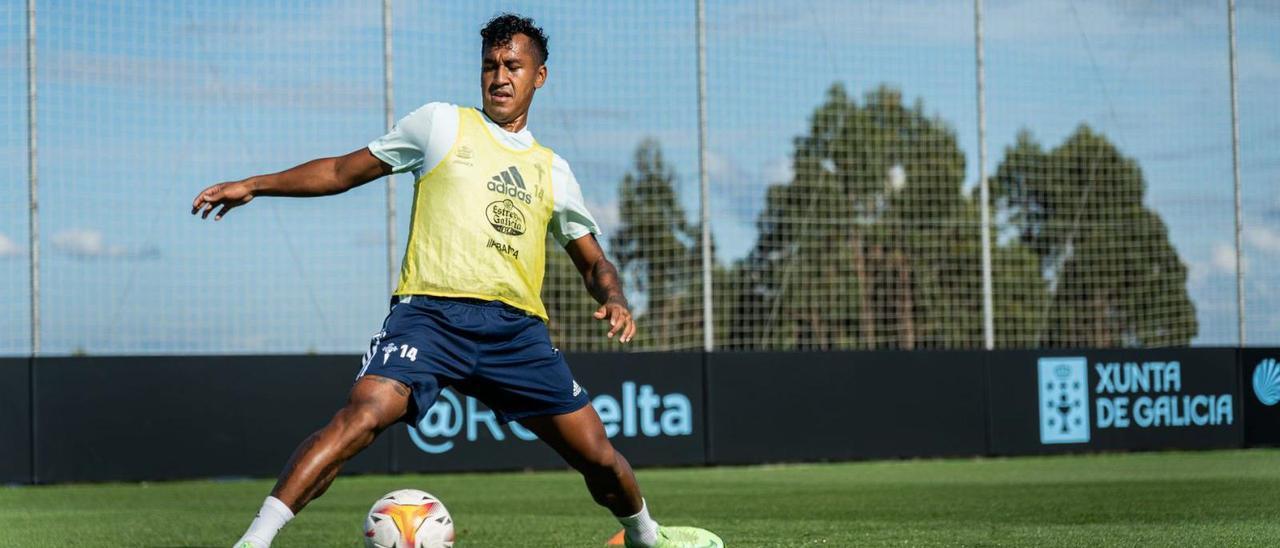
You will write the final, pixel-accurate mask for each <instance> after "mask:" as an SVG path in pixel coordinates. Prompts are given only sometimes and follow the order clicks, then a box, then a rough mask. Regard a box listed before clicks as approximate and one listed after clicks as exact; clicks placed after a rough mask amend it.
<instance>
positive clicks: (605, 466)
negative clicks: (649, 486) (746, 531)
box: [520, 405, 724, 548]
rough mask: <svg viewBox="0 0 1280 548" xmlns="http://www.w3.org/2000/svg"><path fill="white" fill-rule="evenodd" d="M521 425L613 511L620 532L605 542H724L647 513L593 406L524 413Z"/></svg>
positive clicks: (688, 546) (664, 545)
mask: <svg viewBox="0 0 1280 548" xmlns="http://www.w3.org/2000/svg"><path fill="white" fill-rule="evenodd" d="M520 424H522V425H524V427H525V428H528V429H529V430H532V431H533V433H535V434H537V435H538V438H540V439H542V441H544V442H546V443H547V445H550V446H551V447H552V448H553V449H555V450H556V452H557V453H559V454H560V456H561V457H563V458H564V460H565V462H568V463H569V465H570V466H572V467H573V468H574V469H575V470H577V471H578V472H580V473H581V474H582V477H583V479H584V480H586V482H587V489H588V490H589V491H591V496H592V498H594V499H595V500H596V502H597V503H599V504H600V505H601V506H604V507H605V508H608V509H609V511H610V512H613V515H614V517H616V518H617V519H618V523H621V524H622V527H623V529H622V531H620V532H619V533H618V534H617V535H614V537H613V538H612V539H610V541H609V544H611V545H615V544H616V545H623V544H625V545H626V546H628V547H643V548H693V547H698V548H708V547H722V546H724V542H723V541H721V540H720V537H718V536H716V535H715V534H713V533H711V532H710V531H707V530H705V529H699V528H697V527H667V526H659V525H658V523H657V522H656V521H654V520H653V518H652V517H650V516H649V508H648V506H647V505H646V504H645V501H644V499H643V498H641V496H640V486H639V484H638V483H637V482H636V476H635V473H633V472H632V471H631V464H630V463H628V462H627V459H626V458H625V457H623V456H622V453H619V452H618V451H617V450H615V449H614V448H613V444H612V443H610V442H609V437H608V436H607V435H605V432H604V425H603V424H601V422H600V416H599V415H598V414H596V410H595V408H594V407H592V406H590V405H587V406H585V407H582V408H581V409H578V410H577V411H573V412H570V413H564V414H558V415H542V416H533V417H526V418H523V419H520Z"/></svg>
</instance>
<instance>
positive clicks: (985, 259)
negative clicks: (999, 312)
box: [973, 0, 996, 350]
mask: <svg viewBox="0 0 1280 548" xmlns="http://www.w3.org/2000/svg"><path fill="white" fill-rule="evenodd" d="M973 49H974V61H975V63H974V65H975V71H976V72H977V87H978V89H977V92H978V187H979V190H980V192H979V196H980V199H981V200H982V204H981V208H982V346H983V348H986V349H987V350H991V349H993V348H995V346H996V335H995V317H994V316H995V306H994V303H993V302H992V301H993V299H992V293H993V290H992V287H991V286H992V282H991V275H992V274H991V189H990V185H989V184H988V182H987V100H986V80H985V76H986V70H985V67H984V65H983V56H982V0H973Z"/></svg>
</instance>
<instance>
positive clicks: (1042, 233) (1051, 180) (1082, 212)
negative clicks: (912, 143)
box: [992, 125, 1198, 347]
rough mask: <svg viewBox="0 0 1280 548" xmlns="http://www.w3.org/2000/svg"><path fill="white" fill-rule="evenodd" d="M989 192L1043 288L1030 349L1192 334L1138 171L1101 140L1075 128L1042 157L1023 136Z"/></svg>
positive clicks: (1192, 321)
mask: <svg viewBox="0 0 1280 548" xmlns="http://www.w3.org/2000/svg"><path fill="white" fill-rule="evenodd" d="M992 190H993V197H994V199H995V201H996V203H997V205H998V208H999V210H1000V212H1001V216H1002V217H1004V218H1006V219H1007V223H1008V229H1009V230H1010V232H1011V233H1012V234H1014V235H1015V236H1016V238H1017V239H1018V240H1019V241H1020V242H1021V243H1022V244H1023V245H1024V246H1025V247H1026V248H1027V249H1029V250H1030V251H1032V252H1033V253H1034V254H1035V256H1036V257H1037V258H1038V259H1039V264H1038V266H1039V269H1040V271H1041V272H1042V275H1043V278H1044V280H1045V283H1046V287H1047V289H1046V296H1045V301H1046V302H1045V304H1044V305H1043V306H1041V307H1039V310H1038V312H1039V313H1040V319H1039V320H1038V321H1037V322H1035V323H1034V324H1033V325H1034V326H1035V328H1034V333H1033V334H1031V337H1032V338H1031V340H1030V341H1029V342H1030V343H1031V345H1033V346H1101V347H1113V346H1129V347H1132V346H1168V345H1184V344H1188V343H1189V342H1190V341H1191V338H1192V337H1194V336H1195V335H1196V332H1197V329H1198V324H1197V322H1196V317H1195V307H1194V305H1193V304H1192V302H1191V299H1190V297H1189V296H1188V294H1187V290H1186V281H1187V268H1186V265H1185V264H1184V263H1183V262H1182V260H1181V259H1180V258H1179V257H1178V253H1177V251H1176V250H1175V249H1174V248H1173V245H1172V244H1171V243H1170V242H1169V236H1168V231H1167V229H1166V228H1165V225H1164V222H1163V221H1161V220H1160V217H1159V216H1158V215H1157V214H1156V213H1155V212H1153V211H1152V210H1151V209H1149V208H1147V207H1146V206H1144V205H1143V198H1144V194H1145V192H1146V180H1145V179H1144V177H1143V174H1142V169H1141V168H1140V167H1139V166H1138V163H1137V161H1136V160H1134V159H1132V158H1129V157H1126V156H1124V155H1123V154H1122V153H1121V152H1120V151H1119V150H1118V149H1117V148H1116V147H1115V145H1113V144H1112V143H1111V142H1110V140H1108V139H1107V138H1106V137H1105V136H1104V135H1102V134H1100V133H1097V132H1095V131H1093V130H1092V129H1090V128H1089V127H1088V126H1085V125H1082V126H1080V127H1079V128H1078V129H1076V131H1075V132H1074V133H1072V134H1071V136H1069V137H1068V138H1067V139H1066V140H1065V141H1064V142H1063V143H1062V144H1061V145H1059V146H1058V147H1056V148H1054V149H1053V150H1050V151H1047V152H1046V151H1044V150H1043V149H1042V148H1041V146H1040V144H1039V143H1037V142H1036V141H1035V139H1034V138H1033V137H1032V135H1031V134H1030V132H1027V131H1025V130H1024V131H1023V132H1022V133H1020V134H1019V136H1018V139H1017V142H1016V144H1015V145H1014V146H1012V147H1010V148H1009V149H1007V150H1006V151H1005V158H1004V160H1003V161H1002V162H1001V163H1000V166H999V168H998V169H997V170H996V175H995V177H994V179H993V180H992Z"/></svg>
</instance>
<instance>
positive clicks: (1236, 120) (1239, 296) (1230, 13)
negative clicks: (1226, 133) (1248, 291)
mask: <svg viewBox="0 0 1280 548" xmlns="http://www.w3.org/2000/svg"><path fill="white" fill-rule="evenodd" d="M1227 40H1228V41H1229V42H1230V47H1229V48H1228V50H1227V55H1228V57H1229V58H1230V59H1229V60H1230V65H1231V68H1230V70H1231V177H1232V180H1233V181H1234V185H1235V200H1236V329H1237V330H1238V333H1239V343H1238V344H1239V345H1240V346H1241V347H1243V346H1244V343H1245V333H1244V327H1245V323H1244V268H1243V267H1244V247H1243V246H1242V245H1241V241H1240V232H1241V230H1242V228H1243V227H1244V212H1243V211H1242V209H1241V207H1240V111H1239V108H1238V107H1237V104H1236V103H1237V99H1236V80H1237V76H1236V2H1235V0H1227Z"/></svg>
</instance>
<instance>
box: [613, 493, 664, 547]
mask: <svg viewBox="0 0 1280 548" xmlns="http://www.w3.org/2000/svg"><path fill="white" fill-rule="evenodd" d="M618 523H621V524H622V529H623V530H624V531H626V533H625V535H626V537H627V540H628V541H630V542H631V544H639V545H640V546H653V545H654V544H657V543H658V522H656V521H653V518H651V517H649V505H648V504H647V503H645V501H644V499H640V511H639V512H636V515H634V516H627V517H619V518H618Z"/></svg>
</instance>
